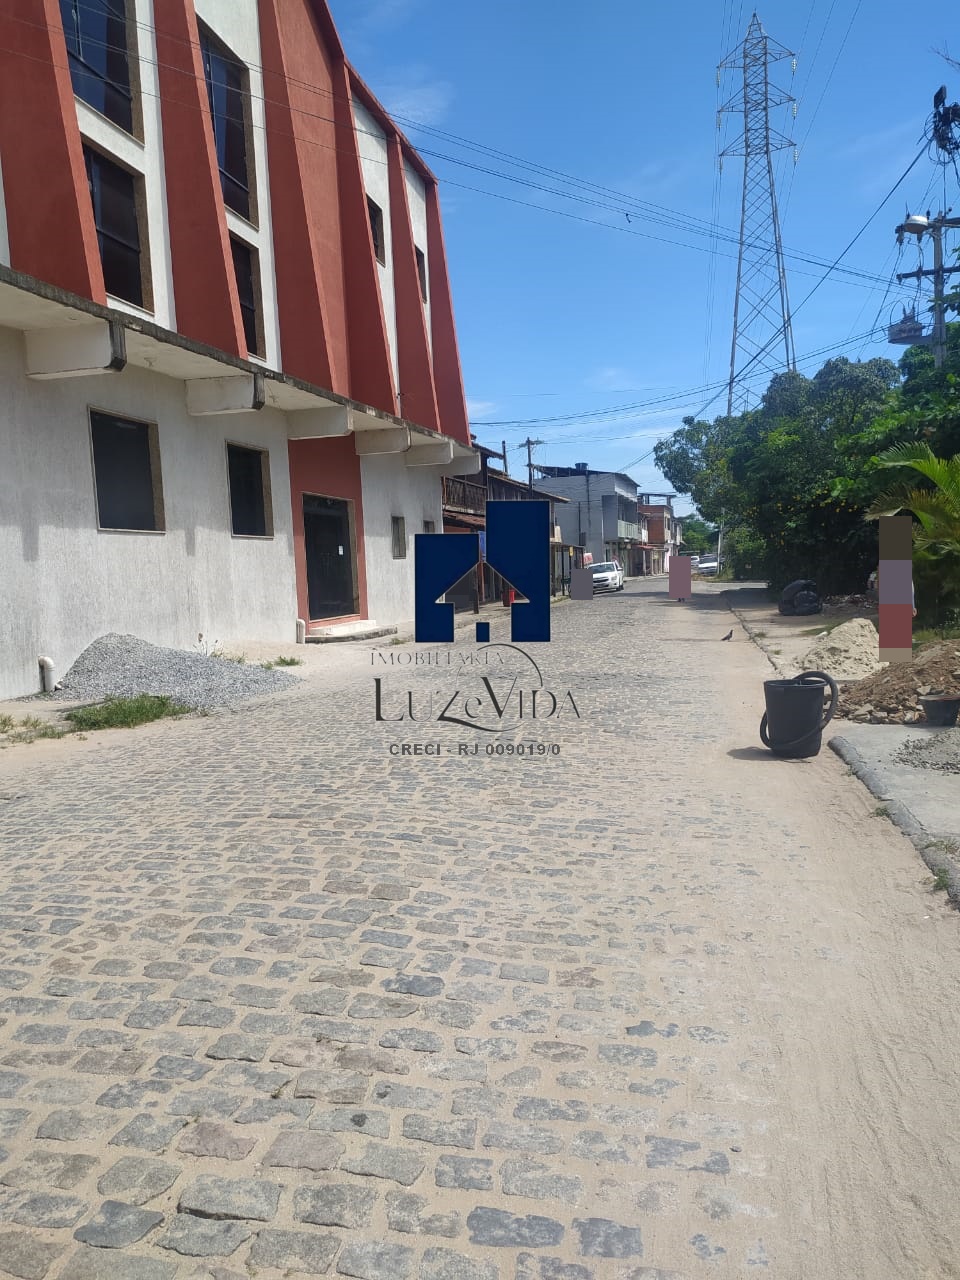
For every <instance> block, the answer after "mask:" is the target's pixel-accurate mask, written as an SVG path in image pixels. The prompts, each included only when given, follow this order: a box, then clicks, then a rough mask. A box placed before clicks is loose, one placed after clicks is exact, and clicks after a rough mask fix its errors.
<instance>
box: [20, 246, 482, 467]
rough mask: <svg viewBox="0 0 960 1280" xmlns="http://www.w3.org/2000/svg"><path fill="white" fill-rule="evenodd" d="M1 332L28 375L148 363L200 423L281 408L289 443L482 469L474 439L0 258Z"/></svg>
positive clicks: (108, 370)
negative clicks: (22, 347) (19, 344)
mask: <svg viewBox="0 0 960 1280" xmlns="http://www.w3.org/2000/svg"><path fill="white" fill-rule="evenodd" d="M0 328H3V329H14V330H18V331H19V332H21V333H23V334H24V336H25V343H26V365H27V376H28V377H29V378H32V379H43V380H45V381H53V380H56V379H63V378H76V377H81V376H84V377H90V376H96V375H100V376H115V375H116V374H118V373H120V372H121V371H122V370H123V369H125V368H127V367H133V368H139V369H145V370H148V371H150V372H152V373H158V374H162V375H163V376H165V377H169V378H174V379H176V380H177V381H180V382H183V383H184V384H185V396H186V403H187V410H188V412H189V413H190V414H191V415H192V416H194V417H197V418H198V419H202V418H204V417H210V416H215V415H219V414H235V413H257V412H259V411H260V410H261V409H265V408H269V409H275V410H277V411H278V412H280V413H283V414H284V415H285V416H286V422H287V437H288V439H290V440H311V439H328V438H331V437H337V436H353V439H354V447H355V449H356V452H357V454H358V455H359V456H361V457H365V456H370V455H375V454H383V453H402V454H403V455H404V458H405V461H406V463H407V465H409V466H417V467H436V468H437V469H438V470H442V471H447V469H448V468H449V469H450V470H449V472H448V473H449V474H458V475H468V474H472V473H473V472H475V471H479V469H480V455H479V453H478V452H477V450H476V449H475V448H473V447H471V446H469V445H464V444H461V443H460V442H459V441H457V440H454V439H453V438H452V437H450V436H446V435H443V434H441V433H440V432H436V431H431V430H429V429H428V428H426V427H421V426H420V425H419V424H417V423H414V422H408V421H406V420H405V419H402V418H396V417H393V416H392V415H391V414H387V413H384V412H382V411H381V410H379V409H375V408H372V407H371V406H370V405H365V404H360V403H359V402H358V401H355V400H350V399H348V398H347V397H345V396H340V395H337V394H336V393H335V392H333V391H327V390H326V389H324V388H322V387H316V386H314V385H312V384H311V383H309V382H304V381H303V380H301V379H299V378H294V377H291V375H290V374H286V373H283V372H282V371H281V370H279V369H271V368H269V367H268V366H266V365H265V364H262V363H261V362H259V361H254V360H243V359H241V358H239V357H237V356H233V355H231V354H230V353H229V352H226V351H220V350H218V349H217V348H215V347H209V346H206V345H205V344H203V343H200V342H195V341H194V340H193V339H191V338H187V337H185V336H184V335H183V334H179V333H174V332H173V331H171V330H169V329H164V328H162V327H161V326H160V325H157V324H154V323H153V321H151V320H149V319H147V318H142V317H140V316H139V315H136V314H133V313H131V312H128V311H125V310H121V309H118V308H114V307H105V306H102V305H101V304H100V303H97V302H92V301H90V300H89V299H87V298H81V297H79V296H78V295H76V294H72V293H68V292H67V291H66V290H64V289H59V288H57V287H56V286H55V285H50V284H46V283H45V282H44V281H42V280H37V279H35V278H34V277H33V276H27V275H24V274H22V273H21V272H18V271H14V270H12V269H11V268H10V267H5V266H3V265H2V264H0Z"/></svg>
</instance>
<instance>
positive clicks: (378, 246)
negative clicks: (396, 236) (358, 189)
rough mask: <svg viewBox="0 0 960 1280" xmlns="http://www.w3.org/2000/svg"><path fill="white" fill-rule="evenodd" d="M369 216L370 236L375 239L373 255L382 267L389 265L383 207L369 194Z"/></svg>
mask: <svg viewBox="0 0 960 1280" xmlns="http://www.w3.org/2000/svg"><path fill="white" fill-rule="evenodd" d="M367 216H368V217H369V219H370V236H371V238H372V240H373V256H374V257H375V258H376V260H377V261H378V262H379V263H380V265H381V267H385V266H386V265H387V230H386V223H385V222H384V217H383V209H382V208H381V206H380V205H379V204H377V202H376V200H374V198H373V196H369V195H368V196H367Z"/></svg>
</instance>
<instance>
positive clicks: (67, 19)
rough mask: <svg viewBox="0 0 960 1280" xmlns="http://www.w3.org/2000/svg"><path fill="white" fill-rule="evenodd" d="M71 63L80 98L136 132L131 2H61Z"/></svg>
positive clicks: (74, 86)
mask: <svg viewBox="0 0 960 1280" xmlns="http://www.w3.org/2000/svg"><path fill="white" fill-rule="evenodd" d="M60 20H61V22H62V23H63V34H64V36H65V37H66V41H67V61H68V63H69V65H70V79H71V80H72V81H73V92H74V93H75V94H76V95H77V97H78V98H81V99H82V100H83V101H84V102H86V103H88V104H89V105H90V106H91V107H93V109H94V111H99V112H100V114H101V115H102V116H106V118H107V119H108V120H112V121H113V123H114V124H118V125H119V126H120V128H121V129H125V130H126V131H127V133H132V132H133V94H132V93H131V91H130V53H129V48H128V45H127V13H126V3H125V0H60Z"/></svg>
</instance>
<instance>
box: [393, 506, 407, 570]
mask: <svg viewBox="0 0 960 1280" xmlns="http://www.w3.org/2000/svg"><path fill="white" fill-rule="evenodd" d="M390 543H391V550H392V552H393V559H394V560H406V558H407V522H406V519H405V518H404V517H403V516H391V517H390Z"/></svg>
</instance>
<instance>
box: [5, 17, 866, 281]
mask: <svg viewBox="0 0 960 1280" xmlns="http://www.w3.org/2000/svg"><path fill="white" fill-rule="evenodd" d="M81 7H86V6H81ZM16 20H17V21H19V22H22V23H24V24H25V25H28V26H33V27H38V28H39V27H41V24H39V23H33V22H30V21H29V20H28V19H23V18H18V19H16ZM136 25H137V26H139V27H142V28H144V29H145V30H149V31H152V32H154V33H156V28H155V27H152V26H150V25H149V24H147V23H137V24H136ZM177 42H178V43H181V44H185V45H189V46H190V47H196V46H194V45H193V43H192V42H191V41H186V40H182V39H179V38H178V39H177ZM95 43H97V44H98V45H101V46H102V47H104V48H106V49H108V50H114V51H123V46H120V45H112V44H110V43H108V42H105V41H97V42H95ZM7 52H13V53H15V54H17V55H19V56H21V57H24V58H29V59H30V60H31V61H36V62H44V61H45V60H44V59H40V58H34V57H32V56H31V55H29V54H25V53H21V52H20V51H19V50H7ZM140 61H142V62H144V63H145V64H146V65H148V66H155V67H157V68H158V69H159V68H160V67H164V68H166V69H168V70H172V71H175V72H177V73H178V74H181V75H187V76H192V75H193V73H191V72H189V71H184V70H183V68H181V67H176V66H173V64H170V63H165V62H161V61H159V60H157V61H153V60H151V59H149V58H145V57H142V56H141V57H140ZM245 65H247V66H248V67H249V68H250V69H255V70H258V71H260V72H261V74H263V75H276V76H278V75H279V74H280V73H278V72H269V71H266V70H265V69H264V68H263V67H262V66H258V65H257V64H250V63H248V64H245ZM67 69H68V70H69V68H67ZM194 78H196V79H200V78H201V77H194ZM289 83H291V84H295V85H302V86H303V87H304V88H306V89H308V90H310V91H312V92H314V93H317V94H320V95H323V96H326V97H329V98H331V99H332V100H334V101H344V102H347V103H350V102H352V100H351V99H343V98H342V97H340V96H339V95H337V94H335V93H333V92H332V91H329V90H323V89H321V88H319V87H317V86H314V85H308V84H306V82H303V81H298V80H296V79H293V78H291V79H290V80H289ZM140 92H141V96H144V97H149V98H154V99H156V100H160V96H161V95H159V94H153V93H150V92H149V91H148V90H145V89H141V90H140ZM247 97H249V98H250V99H251V100H252V101H259V102H263V103H264V105H281V106H283V105H285V104H283V103H279V102H278V101H277V100H276V99H273V98H269V97H267V96H266V94H263V95H259V94H250V93H248V94H247ZM190 109H193V110H198V111H202V110H203V108H202V107H200V106H197V107H193V108H190ZM295 114H296V115H297V116H301V117H303V118H305V119H313V120H319V121H321V122H323V123H326V124H331V125H333V126H334V128H335V129H345V128H346V129H350V131H351V132H352V133H354V134H356V135H361V136H368V137H375V138H377V137H379V134H375V133H373V132H372V131H370V130H366V129H362V128H361V127H360V126H359V125H356V124H353V125H344V124H343V123H342V122H340V121H337V120H336V119H335V118H333V117H331V116H326V115H322V114H320V113H319V112H311V111H306V110H304V109H302V108H298V109H297V111H296V112H295ZM392 118H393V119H395V120H397V121H399V122H401V123H403V122H404V117H402V116H396V117H392ZM410 123H411V124H412V127H414V128H417V129H422V130H423V131H426V132H431V133H433V134H435V135H437V136H443V137H447V138H450V139H451V140H455V141H457V142H458V144H459V145H463V146H466V147H470V148H473V149H475V150H479V151H483V152H485V153H488V154H491V155H494V156H498V157H501V158H503V159H504V160H506V161H507V162H508V163H510V164H512V165H514V166H515V167H519V168H527V169H528V170H530V171H532V172H542V173H544V174H550V175H556V176H557V177H559V178H560V179H561V180H562V181H564V182H566V183H568V184H573V185H576V186H580V187H581V188H583V189H585V190H593V191H595V192H596V193H598V194H605V193H608V194H609V197H610V198H612V199H614V200H615V201H617V202H618V203H610V202H609V200H601V199H597V198H594V197H592V196H587V195H577V194H575V193H573V192H568V191H562V190H558V189H557V188H556V187H549V186H545V185H544V184H542V183H538V182H534V181H533V180H531V179H525V178H522V177H517V176H516V175H513V174H509V173H504V172H502V171H501V170H497V169H492V168H489V167H487V166H484V165H478V164H474V163H472V162H471V161H468V160H464V159H461V158H460V157H457V156H451V155H449V154H447V153H444V152H437V151H431V150H430V149H428V148H419V150H420V152H421V154H423V155H426V156H430V157H431V158H434V159H440V160H443V161H446V162H448V163H450V164H455V165H458V166H460V167H463V168H467V169H471V170H473V171H475V172H479V173H484V174H487V175H488V176H492V177H496V178H498V179H500V180H502V181H505V182H511V183H516V184H517V185H520V186H525V187H528V188H531V189H533V190H537V191H542V192H544V193H545V194H548V195H554V196H557V197H558V198H560V199H566V200H573V201H576V202H578V203H582V204H587V205H589V206H591V207H594V208H597V209H602V210H605V211H607V212H610V213H614V214H618V215H624V216H628V217H629V216H630V215H631V214H633V215H634V216H637V217H640V218H641V219H644V220H649V221H655V222H657V224H658V225H660V226H663V225H667V226H669V227H670V228H671V229H674V230H678V231H681V232H685V233H686V234H688V235H690V234H692V235H697V236H704V237H706V238H708V239H709V240H711V241H713V242H714V246H715V242H716V241H717V240H720V241H724V242H726V243H730V244H739V237H738V236H737V235H736V233H735V232H733V231H730V230H728V229H726V228H723V227H718V226H716V224H713V223H708V222H707V221H705V220H704V219H701V218H696V217H694V216H693V215H689V214H684V213H682V212H680V211H677V210H671V209H668V208H666V207H661V206H657V205H653V204H650V203H649V202H646V201H641V200H637V199H635V198H634V197H631V196H627V195H624V194H623V193H620V192H615V191H613V190H612V189H610V188H604V187H601V186H599V185H598V184H593V183H588V182H585V181H584V180H582V179H579V178H575V177H572V176H570V175H566V174H563V173H562V172H561V171H559V170H551V169H548V168H546V167H545V166H540V165H537V164H535V163H534V162H530V161H525V160H521V159H519V158H517V157H511V156H510V155H509V153H506V152H498V151H496V150H495V149H493V148H489V147H486V146H485V145H484V144H481V143H474V142H471V141H469V140H468V139H460V138H458V136H457V135H456V134H446V133H444V132H443V131H442V130H435V129H431V128H430V127H429V126H423V125H420V124H418V123H417V122H410ZM253 127H255V128H257V129H258V130H259V131H260V132H263V133H264V134H270V133H273V134H275V135H276V136H281V137H285V138H289V139H292V140H293V141H296V142H301V143H304V144H306V145H309V146H314V147H318V148H320V149H322V150H328V151H334V152H339V151H340V148H339V147H337V146H335V145H334V146H330V145H329V144H326V143H322V142H319V141H317V140H316V139H313V138H304V137H302V136H300V135H298V134H296V133H288V132H286V131H280V130H274V129H267V128H266V127H264V126H258V125H257V126H253ZM364 162H365V163H373V164H380V165H386V164H387V163H388V162H387V161H381V160H377V159H375V158H374V157H369V156H367V157H364ZM442 181H443V182H444V183H445V185H447V186H452V187H456V188H457V189H459V190H465V191H472V192H475V193H477V194H480V195H484V196H488V197H490V198H493V199H500V200H505V201H508V202H511V203H516V204H521V205H526V207H529V208H533V209H537V210H539V211H541V212H545V213H553V214H555V215H558V216H563V217H567V218H576V215H573V214H571V213H568V212H567V211H565V210H562V209H553V208H551V207H549V206H546V205H539V204H535V203H533V202H527V201H521V200H517V199H515V198H512V197H509V196H506V195H504V194H503V193H500V192H495V191H487V190H484V189H483V188H479V187H472V186H469V185H466V184H464V183H458V182H453V181H452V180H449V179H443V180H442ZM625 205H627V206H629V208H625V207H624V206H625ZM579 220H580V221H583V222H585V223H586V224H588V225H594V226H599V227H604V228H606V229H607V230H613V231H619V232H621V233H625V234H632V235H634V236H637V237H639V238H641V239H650V240H654V241H657V242H660V243H665V244H672V245H677V246H678V247H680V248H686V249H693V250H696V251H698V252H705V253H717V254H718V256H722V257H733V256H734V255H733V254H720V253H719V251H718V250H716V249H715V247H712V246H711V245H696V244H689V243H687V242H685V241H682V240H676V239H671V238H670V237H668V236H658V235H654V234H653V233H651V232H643V231H638V230H635V229H633V228H631V227H621V226H616V225H613V224H610V223H606V222H601V221H599V220H598V219H590V218H580V219H579ZM785 252H786V254H787V256H788V257H790V258H791V259H792V260H795V261H797V262H801V263H804V264H805V265H809V266H815V267H822V266H825V265H826V263H825V262H824V261H823V260H822V259H819V258H817V257H814V256H812V255H809V254H803V253H799V252H796V251H793V250H787V251H785ZM801 274H802V273H801ZM843 274H844V275H845V276H849V277H850V280H849V281H845V283H852V282H853V281H855V280H857V281H861V280H865V281H870V282H871V283H874V284H875V283H879V280H878V277H876V275H875V274H874V273H872V272H868V271H864V270H862V269H859V268H853V267H847V268H843Z"/></svg>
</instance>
